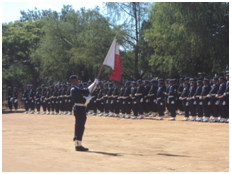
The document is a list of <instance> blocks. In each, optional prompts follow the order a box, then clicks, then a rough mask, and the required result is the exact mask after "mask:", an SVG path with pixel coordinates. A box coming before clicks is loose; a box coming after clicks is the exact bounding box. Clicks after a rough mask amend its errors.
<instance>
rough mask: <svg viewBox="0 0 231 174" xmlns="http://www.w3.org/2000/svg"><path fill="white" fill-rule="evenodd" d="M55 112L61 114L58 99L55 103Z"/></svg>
mask: <svg viewBox="0 0 231 174" xmlns="http://www.w3.org/2000/svg"><path fill="white" fill-rule="evenodd" d="M55 112H56V113H59V100H58V99H57V100H56V101H55Z"/></svg>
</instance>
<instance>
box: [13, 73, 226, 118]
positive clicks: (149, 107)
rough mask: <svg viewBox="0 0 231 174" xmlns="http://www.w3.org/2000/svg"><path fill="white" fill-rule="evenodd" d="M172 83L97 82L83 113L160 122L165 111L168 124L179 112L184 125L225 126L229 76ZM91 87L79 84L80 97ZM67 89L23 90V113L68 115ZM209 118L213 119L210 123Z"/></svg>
mask: <svg viewBox="0 0 231 174" xmlns="http://www.w3.org/2000/svg"><path fill="white" fill-rule="evenodd" d="M176 82H177V81H176V80H175V79H167V80H166V86H165V85H164V81H163V79H158V80H151V81H147V80H145V81H142V80H138V81H137V82H134V81H133V82H129V81H127V82H126V83H125V84H124V85H123V86H122V87H121V88H120V89H118V88H117V87H116V85H115V84H113V83H112V82H105V81H104V82H99V83H98V85H97V88H96V90H95V91H94V92H93V94H92V96H93V99H92V100H91V101H90V103H89V104H88V107H87V108H86V109H87V111H89V114H92V115H96V113H97V110H98V114H99V116H109V117H119V116H120V118H127V119H128V118H132V119H136V118H138V119H142V118H143V117H145V116H149V115H150V116H151V117H155V116H156V115H157V113H158V115H159V118H158V120H163V116H164V111H165V109H166V108H167V110H168V112H167V113H168V115H169V116H171V117H172V118H170V119H169V121H174V120H175V117H176V110H179V112H178V114H184V115H185V118H184V119H183V121H188V120H189V115H190V114H191V116H192V117H191V118H190V120H191V121H204V122H208V121H211V122H218V121H219V122H229V119H228V118H229V109H228V107H229V106H228V103H229V98H228V94H229V85H228V82H229V74H226V79H225V78H224V77H222V76H221V77H220V78H219V79H218V78H217V77H214V78H213V79H211V81H210V82H209V79H207V78H204V79H197V81H196V79H194V78H189V77H186V78H184V79H183V78H180V79H179V84H177V83H176ZM91 83H92V82H91V81H89V82H88V83H86V82H85V83H83V84H80V86H79V87H80V89H82V91H83V96H85V97H86V96H87V95H88V92H87V91H88V90H87V87H88V86H89V85H90V84H91ZM70 89H71V85H70V83H67V84H59V85H54V86H50V87H47V88H45V85H42V86H41V89H40V88H37V92H35V91H34V89H33V85H27V86H25V90H24V94H23V98H22V99H23V100H24V104H25V109H26V112H25V113H28V109H29V108H30V113H34V107H35V104H36V107H37V114H39V113H40V105H42V107H43V113H42V114H68V115H71V114H72V106H73V103H72V101H71V97H70ZM16 99H17V97H16ZM14 100H15V98H14ZM90 110H91V111H92V112H91V111H90ZM46 111H48V112H46ZM50 111H52V112H51V113H50ZM119 114H120V115H119ZM196 116H198V118H196ZM203 116H204V119H203ZM210 116H213V117H212V119H211V120H210ZM219 117H220V118H221V119H218V118H219Z"/></svg>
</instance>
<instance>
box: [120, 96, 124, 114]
mask: <svg viewBox="0 0 231 174" xmlns="http://www.w3.org/2000/svg"><path fill="white" fill-rule="evenodd" d="M123 100H124V99H122V98H120V99H119V110H120V112H121V113H123V112H122V110H123ZM124 113H125V111H124Z"/></svg>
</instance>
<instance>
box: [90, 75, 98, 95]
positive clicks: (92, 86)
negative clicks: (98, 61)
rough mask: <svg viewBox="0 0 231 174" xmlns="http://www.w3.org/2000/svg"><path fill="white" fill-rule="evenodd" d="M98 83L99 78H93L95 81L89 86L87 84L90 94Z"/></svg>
mask: <svg viewBox="0 0 231 174" xmlns="http://www.w3.org/2000/svg"><path fill="white" fill-rule="evenodd" d="M98 83H99V80H98V79H95V81H94V82H93V83H92V84H91V85H90V86H88V90H89V93H90V94H91V93H92V92H93V91H94V90H95V88H96V86H97V84H98Z"/></svg>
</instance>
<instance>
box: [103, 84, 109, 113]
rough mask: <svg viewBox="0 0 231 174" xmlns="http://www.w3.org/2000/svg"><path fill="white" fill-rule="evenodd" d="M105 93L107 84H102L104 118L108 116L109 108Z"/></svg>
mask: <svg viewBox="0 0 231 174" xmlns="http://www.w3.org/2000/svg"><path fill="white" fill-rule="evenodd" d="M107 92H108V84H107V83H105V84H104V96H103V104H104V113H105V114H104V116H108V112H109V106H108V97H107Z"/></svg>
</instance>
